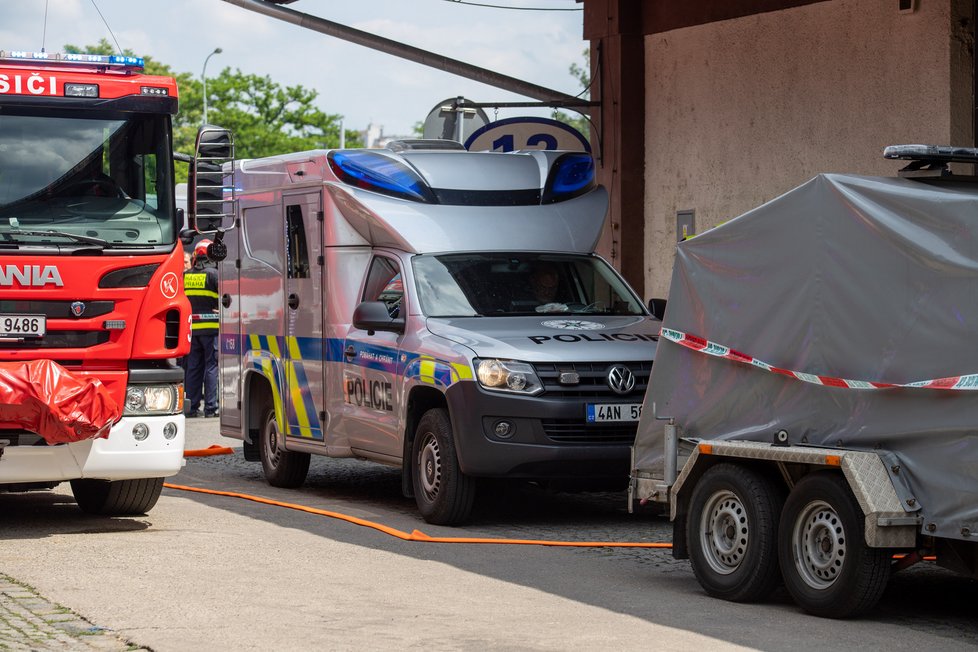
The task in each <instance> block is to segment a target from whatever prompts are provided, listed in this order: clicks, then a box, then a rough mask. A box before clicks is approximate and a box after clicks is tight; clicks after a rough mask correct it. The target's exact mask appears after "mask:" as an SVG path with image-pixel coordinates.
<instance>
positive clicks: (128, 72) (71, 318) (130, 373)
mask: <svg viewBox="0 0 978 652" xmlns="http://www.w3.org/2000/svg"><path fill="white" fill-rule="evenodd" d="M176 111H177V87H176V84H175V82H174V80H173V79H170V78H166V77H156V76H147V75H144V74H142V61H141V60H139V59H137V58H134V57H119V56H101V55H65V54H50V53H39V54H34V53H29V52H3V51H0V367H3V370H4V373H5V374H9V373H12V374H14V375H15V376H16V374H17V373H26V372H24V371H23V370H24V369H27V368H28V366H27V365H28V364H33V363H36V362H40V363H44V364H45V365H47V366H45V367H44V368H46V369H55V371H56V373H55V374H54V375H53V376H52V378H56V379H60V380H61V381H70V382H71V383H73V386H81V387H97V388H99V391H104V392H106V394H105V395H106V396H107V397H109V400H110V401H112V408H111V410H110V412H112V413H113V414H116V415H119V416H118V418H117V420H116V417H112V418H111V419H109V422H108V423H105V424H99V423H96V424H94V430H93V436H92V437H91V438H80V439H78V440H71V441H67V442H60V443H51V442H52V441H53V440H52V439H50V438H49V437H48V436H47V435H46V434H45V433H46V431H45V430H44V429H43V428H42V427H41V425H40V423H41V422H42V421H43V418H42V416H43V415H38V419H37V422H30V421H29V419H28V420H27V421H26V422H25V419H27V417H25V411H24V410H23V409H18V406H14V405H12V404H10V403H9V402H6V403H7V404H5V405H0V491H23V490H31V489H42V488H50V487H54V486H56V485H57V484H58V483H60V482H65V481H69V482H70V483H71V487H72V490H73V493H74V495H75V498H76V499H77V501H78V504H79V506H80V507H81V508H82V509H83V510H85V511H87V512H92V513H100V514H139V513H144V512H146V511H147V510H149V509H150V508H152V507H153V505H154V504H155V503H156V501H157V498H158V497H159V494H160V490H161V487H162V484H163V478H164V477H166V476H171V475H173V474H175V473H177V472H178V471H179V470H180V468H181V467H182V465H183V447H184V446H183V444H184V417H183V411H182V403H183V372H182V370H181V369H180V368H179V367H178V366H177V365H176V364H175V359H176V358H177V357H179V356H182V355H184V354H185V353H187V351H188V348H189V330H190V327H189V317H190V306H189V304H188V302H187V299H186V297H185V296H184V295H183V292H182V291H181V287H180V283H179V278H180V277H181V276H182V273H183V251H182V245H181V243H180V241H179V238H178V236H179V229H180V227H181V225H182V215H178V212H177V209H176V207H175V202H174V187H173V155H172V149H173V143H172V137H171V123H170V120H171V115H173V114H174V113H176ZM48 361H53V362H54V363H56V366H53V365H50V364H49V363H48ZM5 377H6V376H5ZM20 380H24V379H23V378H21V379H20ZM32 382H33V381H32ZM14 384H15V385H16V383H14ZM7 389H10V387H9V386H7ZM56 390H57V387H47V388H46V390H45V391H51V392H56ZM38 391H40V390H38ZM33 399H36V401H37V402H36V403H34V405H41V404H44V403H45V402H46V400H47V399H50V402H51V403H52V404H54V403H55V396H54V394H51V395H50V396H35V397H33ZM0 402H3V401H0ZM20 408H23V406H22V405H21V406H20ZM51 409H52V410H54V408H51ZM51 414H52V415H53V414H54V413H53V412H52V413H51ZM93 414H94V413H93ZM82 416H85V415H84V414H83V415H82ZM52 418H53V417H52ZM79 418H81V417H79ZM68 425H69V430H70V424H68Z"/></svg>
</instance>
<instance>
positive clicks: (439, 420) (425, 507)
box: [411, 408, 475, 525]
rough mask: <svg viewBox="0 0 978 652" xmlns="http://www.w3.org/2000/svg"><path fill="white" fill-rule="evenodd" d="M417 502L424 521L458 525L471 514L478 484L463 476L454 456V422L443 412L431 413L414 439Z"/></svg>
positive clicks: (435, 411)
mask: <svg viewBox="0 0 978 652" xmlns="http://www.w3.org/2000/svg"><path fill="white" fill-rule="evenodd" d="M411 478H412V481H413V483H414V498H415V500H416V501H417V503H418V511H420V512H421V516H422V517H424V520H425V521H427V522H428V523H432V524H433V525H459V524H461V523H463V522H465V521H466V520H467V519H468V518H469V515H470V514H471V513H472V503H473V501H474V499H475V480H474V479H473V478H470V477H469V476H467V475H465V474H464V473H462V471H461V469H460V468H459V465H458V456H457V455H456V453H455V437H454V436H453V434H452V422H451V420H449V418H448V412H447V411H446V410H444V409H443V408H436V409H432V410H428V411H427V412H425V413H424V416H422V417H421V421H420V422H419V423H418V428H417V430H416V431H415V435H414V446H413V447H412V454H411Z"/></svg>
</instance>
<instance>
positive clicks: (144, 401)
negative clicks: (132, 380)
mask: <svg viewBox="0 0 978 652" xmlns="http://www.w3.org/2000/svg"><path fill="white" fill-rule="evenodd" d="M179 394H180V391H179V387H178V386H176V385H130V386H129V387H127V388H126V409H125V414H126V415H129V416H132V415H147V414H174V413H176V412H177V411H178V410H179V409H180V408H179V401H178V397H179Z"/></svg>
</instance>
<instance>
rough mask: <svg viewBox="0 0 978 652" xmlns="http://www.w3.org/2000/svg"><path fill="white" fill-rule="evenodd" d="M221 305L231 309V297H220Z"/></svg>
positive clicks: (227, 295) (228, 295) (226, 295)
mask: <svg viewBox="0 0 978 652" xmlns="http://www.w3.org/2000/svg"><path fill="white" fill-rule="evenodd" d="M221 305H222V306H224V307H225V308H230V307H231V295H230V294H225V295H224V296H222V297H221Z"/></svg>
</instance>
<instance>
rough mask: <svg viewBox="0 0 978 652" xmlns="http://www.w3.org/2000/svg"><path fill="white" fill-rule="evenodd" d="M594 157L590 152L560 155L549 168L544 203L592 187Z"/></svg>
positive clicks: (579, 193) (572, 195)
mask: <svg viewBox="0 0 978 652" xmlns="http://www.w3.org/2000/svg"><path fill="white" fill-rule="evenodd" d="M594 185H595V178H594V159H593V158H592V157H591V155H590V154H584V153H576V152H574V153H568V154H563V155H561V156H560V157H559V158H558V159H557V160H556V161H554V164H553V166H552V167H551V168H550V174H549V175H548V176H547V185H546V186H545V187H544V189H543V202H542V203H544V204H553V203H556V202H559V201H564V200H565V199H572V198H574V197H577V196H579V195H583V194H584V193H586V192H587V191H589V190H591V189H592V188H594Z"/></svg>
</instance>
